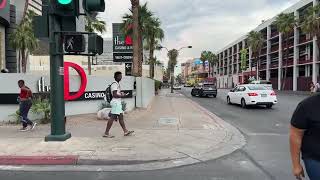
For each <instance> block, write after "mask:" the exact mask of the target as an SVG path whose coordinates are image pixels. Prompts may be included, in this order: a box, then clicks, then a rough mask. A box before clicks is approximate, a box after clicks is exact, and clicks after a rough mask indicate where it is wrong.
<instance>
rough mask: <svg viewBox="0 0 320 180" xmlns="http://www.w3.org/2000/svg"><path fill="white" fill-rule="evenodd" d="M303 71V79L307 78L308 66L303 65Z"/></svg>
mask: <svg viewBox="0 0 320 180" xmlns="http://www.w3.org/2000/svg"><path fill="white" fill-rule="evenodd" d="M304 70H305V71H304V76H305V77H308V76H309V74H308V71H309V70H308V65H305V66H304Z"/></svg>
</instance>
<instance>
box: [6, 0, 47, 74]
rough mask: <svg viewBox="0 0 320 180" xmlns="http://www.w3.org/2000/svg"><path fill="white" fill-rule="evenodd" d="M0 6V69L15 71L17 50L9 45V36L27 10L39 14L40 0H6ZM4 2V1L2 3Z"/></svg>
mask: <svg viewBox="0 0 320 180" xmlns="http://www.w3.org/2000/svg"><path fill="white" fill-rule="evenodd" d="M1 2H2V3H1V6H0V70H1V69H4V68H6V69H8V70H9V72H17V70H18V66H17V52H16V50H15V49H13V48H11V47H10V44H9V37H10V34H12V33H13V32H14V30H15V28H16V26H17V25H18V24H19V23H20V22H21V20H22V19H23V17H24V16H25V14H26V12H28V10H32V11H34V12H35V13H36V15H41V14H42V13H41V11H42V1H41V0H6V1H1ZM3 2H4V3H3Z"/></svg>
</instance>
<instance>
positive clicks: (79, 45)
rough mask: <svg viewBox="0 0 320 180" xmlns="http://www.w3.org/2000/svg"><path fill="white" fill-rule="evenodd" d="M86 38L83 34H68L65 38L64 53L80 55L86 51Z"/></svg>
mask: <svg viewBox="0 0 320 180" xmlns="http://www.w3.org/2000/svg"><path fill="white" fill-rule="evenodd" d="M85 43H86V42H85V38H84V35H82V34H68V35H65V36H64V51H66V52H69V53H80V52H85V51H86V44H85Z"/></svg>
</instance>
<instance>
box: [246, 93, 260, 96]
mask: <svg viewBox="0 0 320 180" xmlns="http://www.w3.org/2000/svg"><path fill="white" fill-rule="evenodd" d="M248 95H249V96H258V94H257V93H248Z"/></svg>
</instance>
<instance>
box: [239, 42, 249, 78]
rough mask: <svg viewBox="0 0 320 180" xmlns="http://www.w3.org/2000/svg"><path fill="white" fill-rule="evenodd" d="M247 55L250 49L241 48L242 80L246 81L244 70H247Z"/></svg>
mask: <svg viewBox="0 0 320 180" xmlns="http://www.w3.org/2000/svg"><path fill="white" fill-rule="evenodd" d="M247 55H248V49H247V48H245V49H241V50H240V68H241V71H242V82H244V73H243V72H244V71H245V70H247V60H248V59H247Z"/></svg>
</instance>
